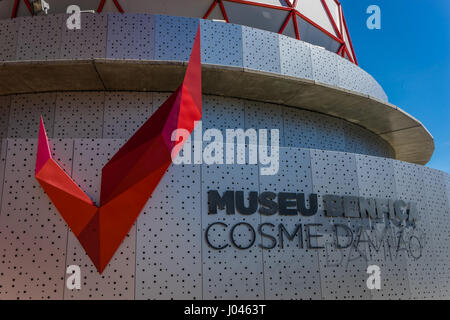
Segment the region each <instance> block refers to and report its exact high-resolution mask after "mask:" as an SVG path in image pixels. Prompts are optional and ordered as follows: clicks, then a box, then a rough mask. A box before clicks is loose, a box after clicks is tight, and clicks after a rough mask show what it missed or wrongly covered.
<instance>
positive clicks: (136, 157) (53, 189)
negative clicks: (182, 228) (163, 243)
mask: <svg viewBox="0 0 450 320" xmlns="http://www.w3.org/2000/svg"><path fill="white" fill-rule="evenodd" d="M201 116H202V102H201V60H200V27H199V28H198V31H197V35H196V37H195V42H194V46H193V48H192V53H191V57H190V60H189V65H188V68H187V71H186V74H185V77H184V81H183V83H182V84H181V85H180V87H179V88H178V89H177V90H176V91H175V92H174V93H173V94H172V95H171V96H170V97H169V98H168V99H167V100H166V102H164V103H163V104H162V105H161V107H159V109H158V110H157V111H156V112H155V113H154V114H153V115H152V116H151V117H150V119H148V120H147V121H146V122H145V123H144V124H143V125H142V127H141V128H140V129H139V130H138V131H137V132H136V133H135V134H134V135H133V136H132V137H131V138H130V139H129V140H128V141H127V142H126V143H125V145H124V146H122V148H121V149H120V150H119V151H118V152H117V153H116V154H115V155H114V156H113V158H112V159H111V160H110V161H109V162H108V163H107V164H106V165H105V166H104V167H103V169H102V180H101V196H100V206H99V207H98V206H96V205H95V204H94V203H93V202H92V200H91V199H90V198H89V197H88V196H87V195H86V194H85V193H84V192H83V190H81V188H80V187H79V186H78V185H77V184H76V183H75V182H74V181H73V180H72V179H71V178H70V177H69V176H68V175H67V174H66V173H65V172H64V170H63V169H62V168H61V167H60V166H59V165H58V164H57V162H56V161H55V160H53V159H52V156H51V152H50V147H49V142H48V138H47V134H46V132H45V128H44V123H43V121H42V118H41V124H40V130H39V142H38V152H37V160H36V172H35V176H36V179H37V180H38V181H39V183H40V184H41V186H42V188H43V189H44V190H45V192H46V193H47V195H48V196H49V197H50V199H51V200H52V202H53V204H54V205H55V207H56V208H57V209H58V211H59V212H60V214H61V215H62V217H63V218H64V220H65V221H66V223H67V224H68V226H69V227H70V229H71V230H72V232H73V233H74V235H75V236H76V237H77V238H78V240H79V241H80V243H81V245H82V246H83V248H84V249H85V251H86V253H87V254H88V256H89V257H90V259H91V260H92V262H93V263H94V265H95V266H96V268H97V270H98V272H99V273H102V272H103V270H104V269H105V267H106V266H107V264H108V262H109V261H110V259H111V258H112V256H113V255H114V253H115V252H116V250H117V248H118V247H119V246H120V244H121V243H122V241H123V239H124V238H125V236H126V235H127V233H128V232H129V231H130V229H131V227H132V226H133V224H134V222H135V221H136V219H137V217H138V216H139V214H140V212H141V211H142V209H143V208H144V206H145V204H146V203H147V201H148V199H149V198H150V196H151V194H152V192H153V190H154V189H155V188H156V186H157V185H158V183H159V181H160V180H161V178H162V177H163V175H164V174H165V172H166V170H167V169H168V167H169V166H170V164H171V163H172V157H171V152H172V149H173V148H174V146H175V145H177V149H178V148H179V147H180V145H179V144H180V143H181V145H182V144H183V143H184V142H185V141H181V142H174V141H172V139H171V137H172V133H173V132H174V131H175V130H177V129H185V130H188V131H189V132H192V131H193V130H194V126H195V122H196V121H198V120H200V119H201ZM178 150H179V149H178Z"/></svg>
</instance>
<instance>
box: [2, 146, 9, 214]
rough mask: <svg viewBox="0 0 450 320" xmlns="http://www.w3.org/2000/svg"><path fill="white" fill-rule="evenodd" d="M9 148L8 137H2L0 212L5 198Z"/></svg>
mask: <svg viewBox="0 0 450 320" xmlns="http://www.w3.org/2000/svg"><path fill="white" fill-rule="evenodd" d="M7 148H8V141H7V140H6V139H0V213H1V205H2V199H3V179H4V177H5V163H6V155H7V152H6V150H7Z"/></svg>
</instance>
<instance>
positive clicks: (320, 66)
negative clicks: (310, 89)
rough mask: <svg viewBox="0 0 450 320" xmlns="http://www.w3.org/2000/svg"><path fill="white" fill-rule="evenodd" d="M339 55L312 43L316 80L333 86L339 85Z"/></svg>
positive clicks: (313, 67) (312, 60)
mask: <svg viewBox="0 0 450 320" xmlns="http://www.w3.org/2000/svg"><path fill="white" fill-rule="evenodd" d="M337 57H338V56H337V55H336V54H335V53H333V52H330V51H328V50H325V49H322V48H320V47H317V46H313V45H311V62H312V71H313V78H314V80H316V81H319V82H323V83H326V84H330V85H333V86H337V85H339V76H338V60H337Z"/></svg>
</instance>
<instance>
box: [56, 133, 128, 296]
mask: <svg viewBox="0 0 450 320" xmlns="http://www.w3.org/2000/svg"><path fill="white" fill-rule="evenodd" d="M124 142H125V141H124V140H113V139H101V140H100V139H89V140H88V139H77V140H75V147H74V161H73V174H72V177H73V179H74V180H75V181H76V182H77V183H78V184H79V185H80V187H81V188H82V189H83V191H84V192H86V194H87V195H88V196H89V197H90V198H91V199H92V200H93V201H94V202H95V203H97V205H98V203H99V200H100V182H101V169H102V168H103V166H104V165H105V164H106V163H107V162H108V161H109V159H110V158H111V157H112V156H113V155H114V154H115V153H116V152H117V150H118V149H119V148H120V147H121V146H122V145H123V143H124ZM135 248H136V227H135V226H133V227H132V228H131V230H130V232H129V233H128V235H127V236H126V238H125V239H124V241H123V242H122V244H121V245H120V247H119V248H118V249H117V251H116V253H115V254H114V256H113V258H112V259H111V261H110V262H109V264H108V266H107V267H106V269H105V271H104V272H103V274H102V275H99V273H98V272H97V270H96V269H95V266H94V265H93V263H92V262H91V260H90V259H89V257H88V256H87V255H86V253H85V251H84V249H83V247H82V246H81V245H80V243H79V242H78V240H77V239H76V238H75V236H74V235H73V234H72V233H71V232H70V234H69V237H68V244H67V260H66V265H67V266H69V265H73V264H75V265H78V266H80V268H81V277H82V281H81V290H68V289H67V288H66V289H65V293H64V298H65V299H133V298H134V282H135V280H134V275H135Z"/></svg>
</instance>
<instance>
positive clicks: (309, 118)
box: [284, 108, 317, 148]
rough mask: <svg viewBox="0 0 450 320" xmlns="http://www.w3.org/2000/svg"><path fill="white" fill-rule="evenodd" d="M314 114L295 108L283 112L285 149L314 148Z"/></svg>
mask: <svg viewBox="0 0 450 320" xmlns="http://www.w3.org/2000/svg"><path fill="white" fill-rule="evenodd" d="M315 125H316V124H315V118H314V114H313V113H312V112H309V111H304V110H299V109H295V108H286V109H285V111H284V143H285V146H286V147H297V148H314V147H315V146H316V144H317V135H316V130H315Z"/></svg>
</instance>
